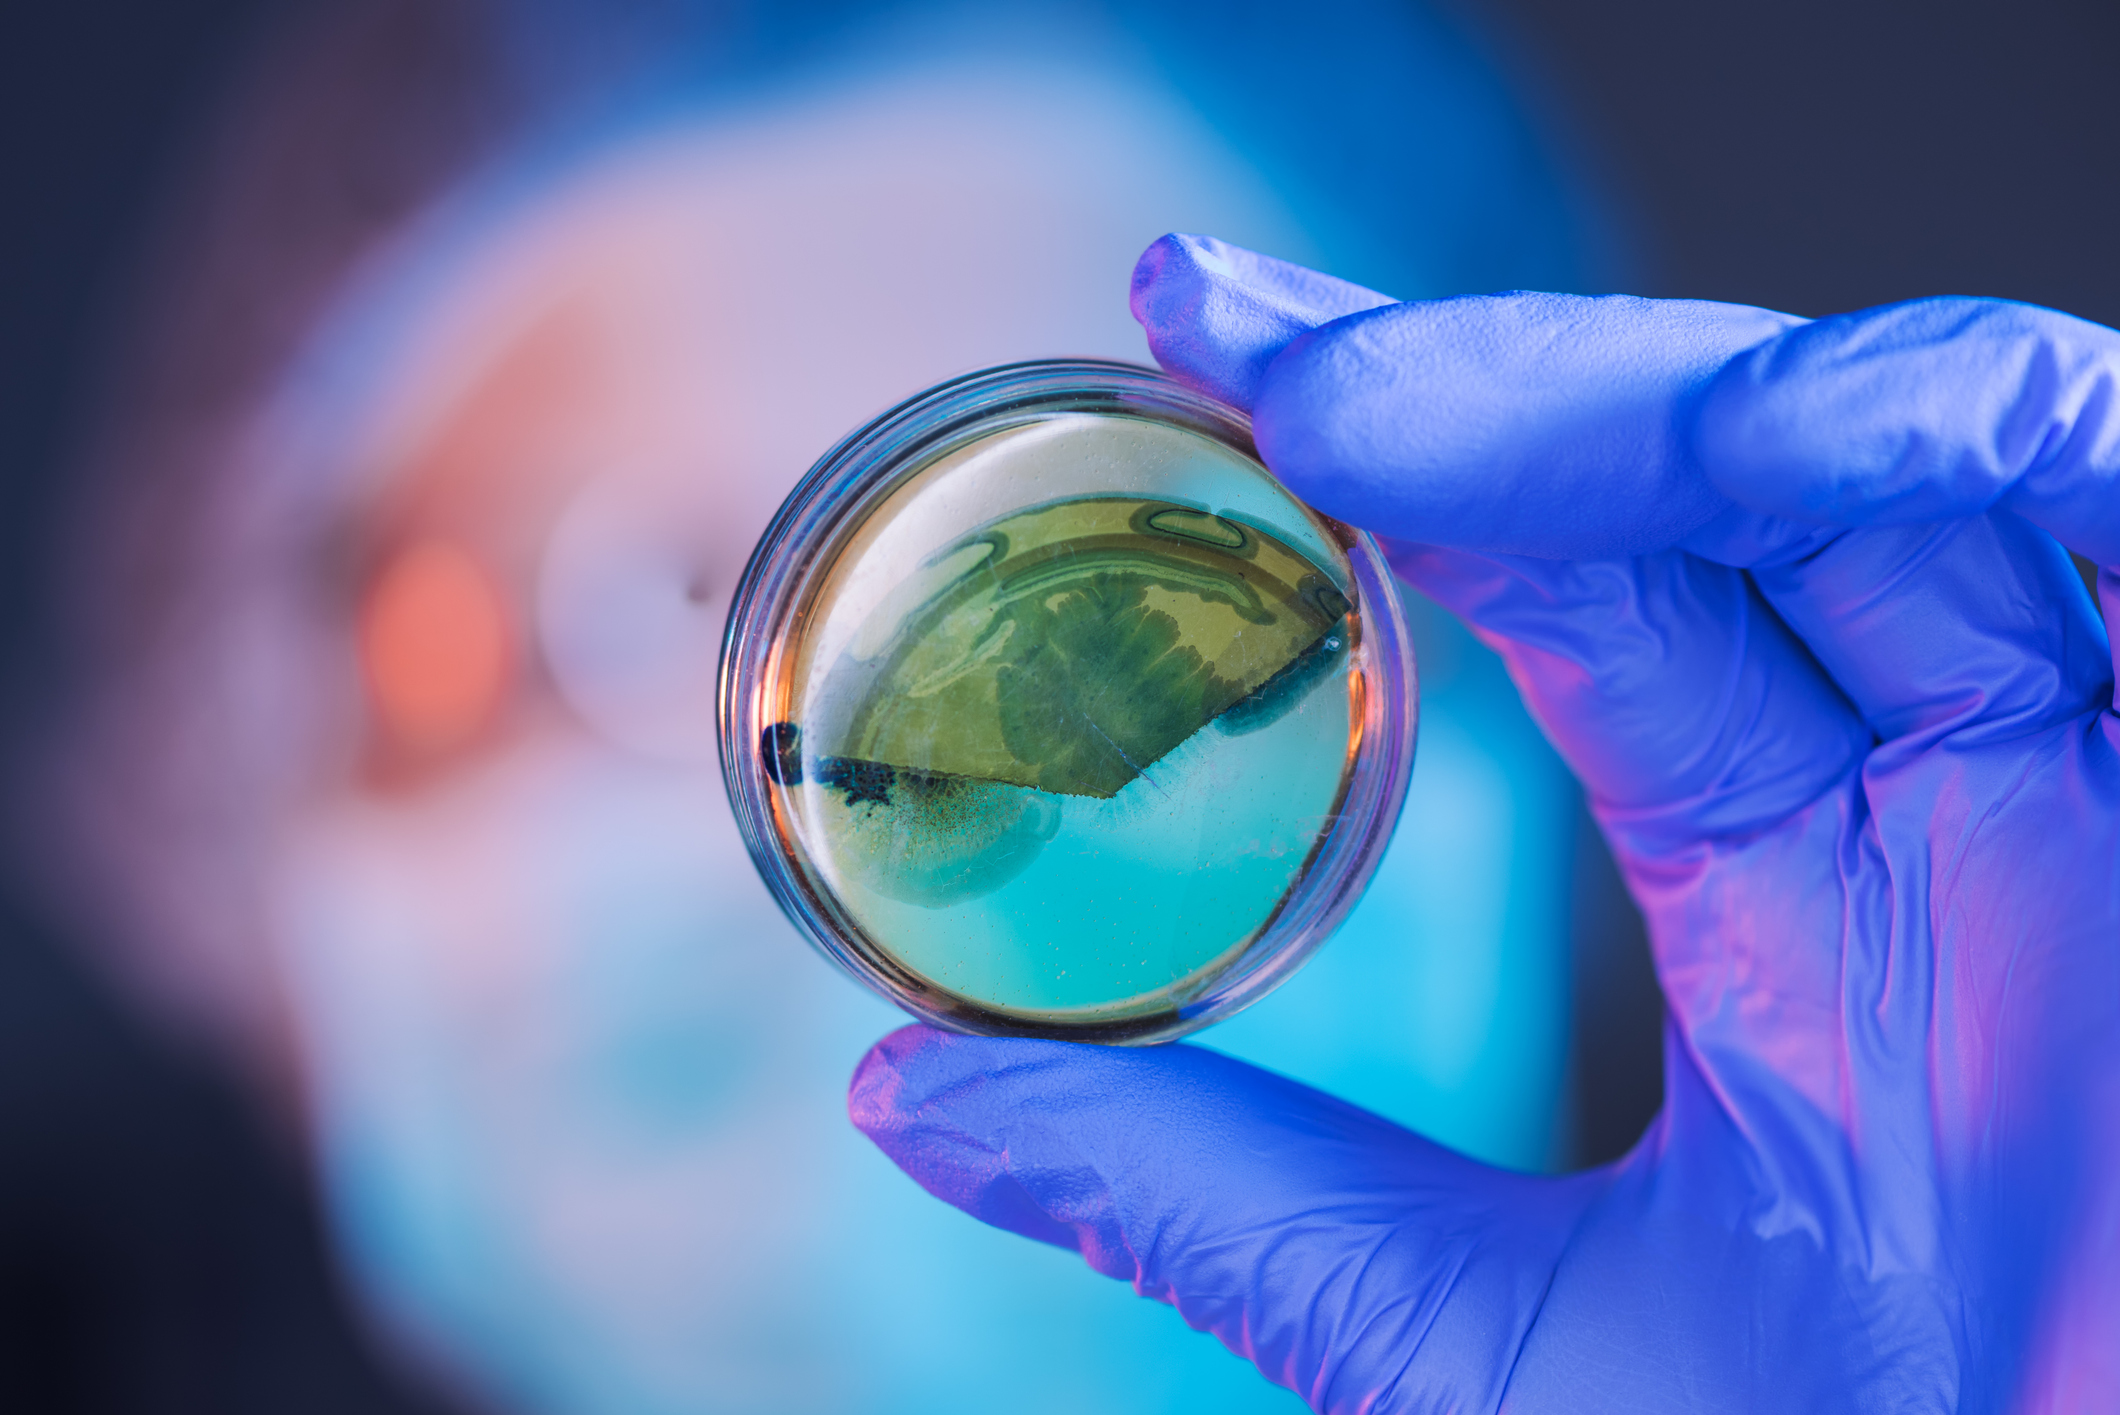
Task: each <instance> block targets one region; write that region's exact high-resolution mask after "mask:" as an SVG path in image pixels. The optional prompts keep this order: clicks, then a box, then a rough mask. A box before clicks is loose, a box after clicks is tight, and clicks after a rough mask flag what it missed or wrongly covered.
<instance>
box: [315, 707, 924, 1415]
mask: <svg viewBox="0 0 2120 1415" xmlns="http://www.w3.org/2000/svg"><path fill="white" fill-rule="evenodd" d="M454 794H455V797H456V799H454V800H452V801H450V802H448V803H446V805H444V806H442V807H441V808H439V809H438V808H437V803H435V802H434V801H432V800H431V799H430V800H426V801H423V803H422V806H421V809H420V810H419V811H418V812H417V814H416V815H408V814H406V813H400V812H396V811H393V810H392V809H391V808H390V807H389V806H388V805H376V806H369V807H364V808H356V809H348V810H345V811H341V812H338V813H336V814H334V815H333V816H331V817H327V818H323V819H320V820H318V821H316V822H315V823H314V825H313V826H312V828H311V829H309V830H308V831H306V832H305V833H304V838H303V839H302V840H301V841H300V844H299V846H298V847H297V851H296V854H295V857H294V858H292V859H291V860H290V867H289V869H288V870H287V871H286V873H285V875H284V879H285V880H286V882H287V887H286V889H285V892H284V895H283V898H284V904H285V912H284V915H283V929H282V936H283V940H284V947H285V949H286V953H287V959H286V961H287V965H288V967H287V972H288V976H289V977H290V978H291V979H292V981H293V987H294V989H295V991H296V1007H297V1011H298V1013H299V1015H300V1017H301V1019H302V1022H303V1025H304V1028H305V1031H306V1032H307V1034H308V1036H309V1040H310V1047H311V1052H310V1058H309V1060H310V1064H311V1066H312V1067H313V1068H314V1076H313V1082H314V1094H315V1097H316V1100H317V1104H318V1113H319V1128H320V1132H321V1136H322V1139H323V1144H324V1147H325V1153H326V1161H327V1163H326V1168H327V1171H328V1173H329V1176H330V1179H331V1182H332V1186H333V1190H334V1198H335V1201H336V1203H337V1206H338V1208H339V1211H340V1213H341V1215H342V1218H343V1219H344V1221H345V1222H346V1223H347V1225H348V1226H349V1227H350V1229H351V1232H352V1235H353V1237H354V1243H353V1245H352V1249H353V1253H354V1255H355V1258H356V1260H357V1261H358V1262H359V1263H360V1264H361V1265H362V1266H363V1268H364V1269H365V1271H364V1276H365V1278H366V1279H367V1281H368V1282H369V1283H370V1284H372V1285H373V1286H374V1287H376V1288H377V1289H379V1290H380V1291H381V1292H383V1293H384V1294H385V1295H386V1298H387V1300H386V1303H385V1306H386V1308H387V1309H389V1310H392V1311H394V1312H395V1313H396V1314H397V1315H398V1316H399V1317H400V1318H403V1319H409V1322H410V1325H411V1326H412V1327H414V1328H416V1329H418V1330H419V1331H420V1332H421V1333H422V1336H421V1337H420V1338H419V1339H421V1340H423V1341H433V1340H436V1339H439V1340H441V1341H443V1342H444V1343H446V1344H447V1345H449V1346H452V1347H456V1346H459V1345H462V1346H468V1347H469V1348H471V1349H474V1350H476V1351H478V1352H480V1353H481V1358H482V1361H483V1362H485V1363H497V1364H498V1369H490V1370H488V1371H486V1372H485V1373H484V1374H485V1375H486V1377H487V1378H488V1379H493V1380H496V1381H497V1382H498V1383H499V1384H500V1385H501V1386H502V1387H503V1388H504V1389H508V1390H512V1392H513V1393H514V1394H516V1395H517V1396H519V1397H522V1398H527V1399H534V1401H535V1403H536V1404H538V1405H543V1406H547V1407H549V1408H553V1409H572V1408H583V1409H589V1408H595V1409H622V1410H623V1409H639V1410H659V1409H663V1408H673V1409H674V1408H679V1406H680V1405H681V1403H682V1402H683V1401H684V1400H686V1399H688V1398H693V1397H698V1396H703V1395H706V1394H708V1393H713V1394H715V1396H716V1397H717V1398H718V1399H722V1400H726V1402H727V1404H728V1406H729V1408H735V1409H751V1408H766V1407H769V1406H773V1407H779V1408H798V1409H800V1408H815V1409H820V1410H826V1409H833V1408H842V1409H843V1408H845V1406H844V1405H839V1404H837V1402H838V1401H839V1400H840V1399H843V1398H844V1397H845V1396H846V1395H847V1394H848V1393H847V1392H846V1391H844V1390H835V1389H833V1386H834V1384H835V1382H836V1381H838V1380H840V1379H843V1375H842V1374H841V1373H836V1372H834V1371H833V1370H831V1369H829V1368H820V1367H817V1366H814V1365H813V1366H810V1367H807V1368H805V1367H804V1366H802V1365H800V1364H798V1365H797V1366H795V1367H793V1368H791V1367H790V1366H789V1365H788V1364H787V1362H786V1358H787V1356H788V1355H790V1354H791V1343H792V1344H793V1345H795V1346H799V1345H801V1344H802V1340H801V1339H802V1338H803V1337H805V1336H806V1334H808V1333H809V1332H811V1331H812V1330H813V1329H814V1328H815V1327H816V1326H817V1324H818V1323H819V1322H820V1320H825V1319H826V1311H825V1310H824V1309H827V1308H829V1307H830V1306H831V1305H832V1304H831V1295H830V1294H829V1293H821V1292H818V1291H816V1290H814V1289H813V1288H811V1287H810V1286H809V1285H808V1284H806V1283H796V1284H792V1285H791V1284H790V1283H789V1282H787V1281H786V1280H785V1277H786V1275H787V1274H788V1273H790V1271H795V1272H803V1273H808V1274H814V1273H820V1272H826V1271H829V1270H830V1268H831V1258H832V1254H833V1251H834V1249H835V1248H836V1247H838V1246H841V1245H842V1244H843V1243H844V1242H845V1241H846V1238H847V1237H848V1235H843V1234H836V1233H835V1232H834V1228H835V1224H836V1223H837V1222H838V1221H839V1220H840V1218H841V1216H843V1215H845V1214H847V1213H848V1211H849V1207H850V1206H849V1205H848V1203H847V1202H846V1197H847V1196H846V1195H845V1194H844V1193H843V1192H841V1191H843V1189H844V1188H845V1186H846V1184H847V1182H848V1179H849V1171H850V1169H860V1168H867V1167H873V1163H874V1162H873V1161H872V1160H871V1158H870V1156H868V1155H867V1154H866V1153H864V1151H865V1149H866V1147H865V1146H864V1145H863V1144H862V1142H861V1140H860V1138H859V1137H858V1136H857V1135H855V1134H854V1133H853V1132H852V1130H851V1128H850V1127H848V1126H847V1125H846V1124H845V1122H844V1119H843V1108H842V1107H843V1102H842V1100H841V1096H842V1094H843V1089H844V1086H845V1083H846V1077H847V1075H848V1074H849V1072H850V1070H851V1068H852V1065H853V1063H854V1061H855V1059H856V1058H857V1057H858V1056H859V1054H860V1051H861V1049H862V1048H863V1047H865V1046H866V1045H867V1044H868V1043H869V1042H870V1041H872V1040H873V1039H874V1038H875V1037H876V1036H877V1035H879V1034H880V1033H881V1032H883V1031H884V1030H887V1029H888V1028H889V1027H890V1026H891V1025H892V1024H893V1022H894V1021H896V1020H897V1018H896V1014H895V1013H893V1012H892V1011H891V1010H890V1009H888V1008H886V1007H884V1006H883V1005H882V1004H880V1003H877V1002H874V1001H872V1000H870V999H869V998H867V997H866V996H865V995H864V994H862V993H860V992H859V991H858V990H856V989H854V988H852V987H850V986H849V985H848V984H847V983H846V982H845V981H844V980H842V979H840V978H838V977H836V976H834V975H833V974H832V972H831V971H830V970H829V969H828V968H826V967H825V966H823V965H822V963H821V962H820V961H819V960H818V959H817V958H816V957H815V956H814V955H812V954H811V953H810V952H809V951H808V950H807V949H806V948H805V947H804V945H803V944H802V943H801V941H800V940H799V939H798V938H797V937H796V936H795V934H794V933H793V931H792V930H791V929H790V928H789V927H788V925H787V924H786V923H785V922H784V921H783V920H782V919H781V917H780V916H779V913H778V911H777V910H776V909H775V908H774V906H773V905H772V903H771V902H770V900H769V899H768V898H767V896H766V894H765V891H764V889H763V887H762V886H761V885H760V884H759V882H758V880H757V878H756V877H755V875H754V874H753V872H752V870H751V867H750V863H749V861H748V859H747V858H746V856H745V855H744V852H743V848H742V845H741V843H740V842H739V841H738V840H737V838H736V834H735V829H734V825H733V823H732V821H731V820H730V819H729V816H728V812H727V809H726V806H725V805H724V803H723V799H722V794H721V784H720V781H719V776H718V773H717V772H715V771H713V770H712V769H711V768H705V769H697V768H695V769H673V768H671V767H669V766H667V765H649V764H642V763H638V762H635V761H633V760H630V759H628V758H627V757H625V756H623V755H622V754H620V753H617V752H614V751H611V750H609V749H606V748H602V747H600V746H599V745H598V744H596V743H594V742H593V741H589V740H586V739H580V738H577V739H575V740H574V741H573V742H572V743H570V744H562V745H555V746H553V747H550V748H547V749H526V750H522V751H518V752H515V753H513V754H511V755H510V757H509V758H508V759H507V760H506V761H505V762H503V763H500V764H498V766H496V767H495V768H494V769H493V770H491V771H489V772H486V773H484V774H483V775H482V776H481V777H480V778H479V779H477V780H475V781H471V782H467V783H465V784H464V785H463V787H462V789H460V790H459V791H457V792H455V793H454ZM901 1182H902V1181H901ZM806 1381H815V1382H817V1388H816V1389H812V1390H808V1391H805V1390H804V1389H803V1386H804V1383H805V1382H806ZM629 1384H632V1385H635V1386H636V1387H637V1388H636V1389H634V1390H632V1391H630V1392H629V1391H628V1390H627V1386H628V1385H629ZM592 1395H593V1397H594V1401H593V1404H592V1403H589V1402H590V1400H591V1397H592Z"/></svg>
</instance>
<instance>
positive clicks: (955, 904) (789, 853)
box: [717, 360, 1417, 1043]
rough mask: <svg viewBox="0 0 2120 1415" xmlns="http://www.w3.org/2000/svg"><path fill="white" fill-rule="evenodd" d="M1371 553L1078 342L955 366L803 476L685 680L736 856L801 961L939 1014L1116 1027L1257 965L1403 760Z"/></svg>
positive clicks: (1145, 1036)
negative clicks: (799, 943)
mask: <svg viewBox="0 0 2120 1415" xmlns="http://www.w3.org/2000/svg"><path fill="white" fill-rule="evenodd" d="M1416 701H1417V694H1416V688H1415V669H1414V662H1413V658H1412V653H1411V649H1410V646H1409V641H1408V638H1407V634H1406V626H1405V621H1404V618H1403V612H1402V609H1401V606H1400V602H1399V598H1398V594H1397V591H1396V588H1395V587H1394V584H1393V582H1392V579H1391V574H1390V570H1389V568H1388V567H1387V565H1386V564H1385V561H1384V558H1383V556H1382V554H1381V553H1380V552H1379V550H1378V548H1377V546H1376V544H1375V542H1374V541H1373V540H1372V539H1371V538H1370V537H1369V536H1367V535H1366V534H1364V533H1362V532H1360V531H1357V530H1354V529H1352V528H1350V527H1348V526H1345V525H1342V524H1340V523H1338V522H1336V521H1334V520H1332V519H1330V518H1329V517H1326V516H1324V515H1321V514H1319V513H1318V512H1316V511H1314V510H1311V509H1310V508H1308V507H1306V506H1304V505H1303V504H1302V503H1301V502H1299V501H1298V500H1296V499H1295V497H1293V496H1292V495H1290V494H1289V492H1288V491H1287V490H1286V489H1285V488H1283V487H1282V486H1281V484H1280V483H1279V482H1278V481H1276V480H1275V479H1274V477H1273V475H1272V473H1270V472H1269V471H1268V470H1267V469H1266V468H1265V466H1264V465H1263V464H1262V463H1261V462H1260V461H1259V458H1258V454H1257V451H1256V449H1255V448H1254V446H1253V444H1252V440H1251V431H1250V423H1249V420H1248V419H1247V418H1246V416H1245V415H1244V414H1243V413H1242V412H1240V411H1238V410H1237V409H1234V408H1231V407H1228V406H1226V405H1224V404H1221V403H1219V402H1216V401H1214V400H1212V399H1209V398H1206V397H1204V396H1202V395H1200V394H1198V393H1195V392H1192V391H1191V390H1189V389H1187V388H1185V387H1184V386H1183V385H1181V384H1179V383H1177V382H1175V381H1173V380H1172V379H1170V378H1168V377H1166V376H1165V375H1163V374H1160V373H1157V372H1155V371H1153V370H1150V369H1144V368H1137V367H1134V366H1132V365H1129V364H1121V363H1109V362H1102V361H1081V360H1069V361H1039V362H1033V363H1022V364H1012V365H1008V366H1006V367H1002V368H994V369H988V370H984V371H982V372H979V373H974V374H969V375H967V376H965V377H963V378H959V379H956V380H954V381H952V382H949V383H945V384H942V385H939V386H937V387H935V388H932V389H929V390H928V391H926V392H924V393H921V394H919V395H918V396H916V397H914V398H912V399H909V400H908V401H906V402H905V403H903V404H900V405H899V406H898V407H896V408H893V409H891V410H890V411H889V412H887V413H884V414H883V415H882V416H880V417H878V418H877V419H875V421H873V422H871V423H870V424H869V425H868V426H866V427H864V428H862V429H860V430H859V431H857V432H855V433H853V434H852V435H851V436H849V437H847V438H846V439H845V440H844V441H843V442H841V443H840V444H839V445H838V446H837V447H835V448H833V449H832V451H831V452H829V453H828V454H826V456H825V457H824V458H823V460H821V461H820V462H818V463H817V465H816V466H815V467H814V468H812V469H811V471H810V472H809V474H808V475H807V476H806V477H805V478H804V479H803V480H802V482H801V483H800V485H798V486H797V488H796V489H795V491H794V492H793V494H791V495H790V496H789V498H788V500H787V502H786V503H785V504H784V505H783V506H782V507H781V509H780V512H779V513H778V515H777V516H776V517H775V518H774V520H773V522H772V524H771V525H770V526H769V527H768V529H767V531H766V533H765V536H764V537H763V539H762V540H761V541H760V542H759V545H758V547H757V549H756V550H755V551H754V552H753V554H752V556H751V560H750V563H749V564H748V566H747V567H746V569H745V572H744V575H743V578H742V580H741V581H740V583H739V585H738V587H737V591H736V596H735V601H734V604H733V606H732V608H731V611H730V617H729V625H728V629H727V632H726V635H725V637H724V641H723V649H722V658H721V665H720V677H719V680H718V685H717V707H718V714H719V716H718V728H719V741H720V748H721V758H722V770H723V775H724V778H725V780H726V782H727V785H728V790H729V797H730V801H731V804H732V805H733V806H734V808H735V812H736V817H737V821H738V823H739V825H740V827H741V829H742V831H743V835H744V839H745V842H746V844H747V845H748V846H749V848H750V851H751V855H752V858H753V860H754V861H755V862H756V863H757V866H758V869H759V872H760V874H761V875H762V876H763V877H764V879H765V881H766V884H767V886H768V887H769V888H770V889H771V890H772V892H773V894H774V896H775V897H776V898H777V899H778V901H779V902H780V905H781V907H782V908H783V909H784V910H785V911H786V913H787V914H788V916H789V917H790V918H791V919H792V920H793V921H794V922H795V924H796V925H797V927H798V928H800V929H801V930H802V931H803V933H804V934H805V935H807V937H808V938H809V939H810V940H811V941H812V942H813V943H814V944H815V945H816V946H817V947H818V949H819V950H821V951H822V952H823V953H824V954H825V956H826V957H828V958H829V959H831V960H832V961H833V962H834V963H836V964H838V965H839V966H840V967H841V968H843V969H845V970H846V971H847V972H848V973H850V974H852V975H853V976H854V977H855V978H856V979H858V980H859V981H861V982H862V983H864V984H866V985H867V986H869V987H871V988H873V989H875V990H876V991H877V992H879V993H881V994H883V995H884V996H885V997H887V998H889V999H890V1000H892V1001H894V1002H896V1003H898V1004H899V1005H900V1006H901V1007H903V1008H904V1009H905V1010H906V1011H908V1012H910V1013H912V1014H913V1015H915V1016H916V1017H919V1018H921V1019H923V1020H926V1021H928V1022H932V1023H935V1024H937V1025H939V1026H943V1027H947V1028H951V1029H954V1030H958V1031H967V1032H980V1033H988V1034H1002V1035H1029V1036H1043V1037H1058V1038H1067V1039H1074V1040H1083V1041H1102V1042H1127V1043H1147V1042H1156V1041H1164V1040H1168V1039H1170V1038H1173V1037H1176V1036H1180V1035H1183V1034H1184V1033H1187V1032H1190V1031H1193V1030H1195V1029H1197V1028H1199V1027H1202V1026H1205V1025H1207V1024H1208V1023H1210V1022H1213V1021H1216V1020H1218V1019H1220V1018H1222V1017H1225V1016H1227V1015H1229V1014H1230V1013H1232V1012H1234V1011H1236V1010H1237V1009H1239V1008H1241V1007H1244V1006H1246V1005H1248V1004H1249V1003H1251V1002H1252V1001H1254V1000H1256V999H1257V998H1259V997H1261V996H1263V995H1264V994H1265V993H1266V992H1267V991H1269V990H1271V989H1272V988H1273V987H1274V986H1276V985H1277V984H1279V983H1280V982H1281V981H1283V980H1284V979H1286V978H1287V977H1288V976H1289V975H1290V974H1291V973H1292V972H1293V971H1294V970H1295V969H1296V968H1297V967H1298V966H1299V965H1300V964H1301V963H1302V961H1303V959H1304V958H1305V957H1307V956H1308V955H1309V953H1310V952H1311V951H1312V950H1313V949H1315V948H1316V947H1317V945H1318V944H1319V943H1321V942H1322V941H1323V940H1324V939H1325V937H1326V936H1327V935H1328V934H1329V933H1330V932H1331V930H1332V929H1333V927H1334V926H1335V925H1336V924H1337V923H1338V922H1339V921H1340V919H1341V918H1342V917H1344V916H1345V914H1346V912H1347V911H1348V909H1350V908H1351V907H1352V906H1353V904H1354V903H1355V901H1356V900H1357V899H1358V898H1359V897H1360V894H1361V891H1362V889H1363V887H1364V886H1365V885H1366V884H1367V882H1368V879H1369V876H1370V874H1371V873H1372V872H1373V870H1374V869H1375V866H1376V863H1377V860H1378V859H1379V857H1380V856H1381V855H1382V853H1383V849H1384V846H1385V844H1386V843H1387V841H1388V838H1389V836H1390V833H1391V830H1392V827H1393V826H1394V825H1395V824H1396V821H1397V818H1398V813H1399V808H1400V806H1401V804H1402V803H1403V801H1404V798H1405V792H1406V783H1407V778H1408V775H1409V773H1410V771H1411V769H1412V764H1413V749H1414V738H1415V725H1416Z"/></svg>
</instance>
